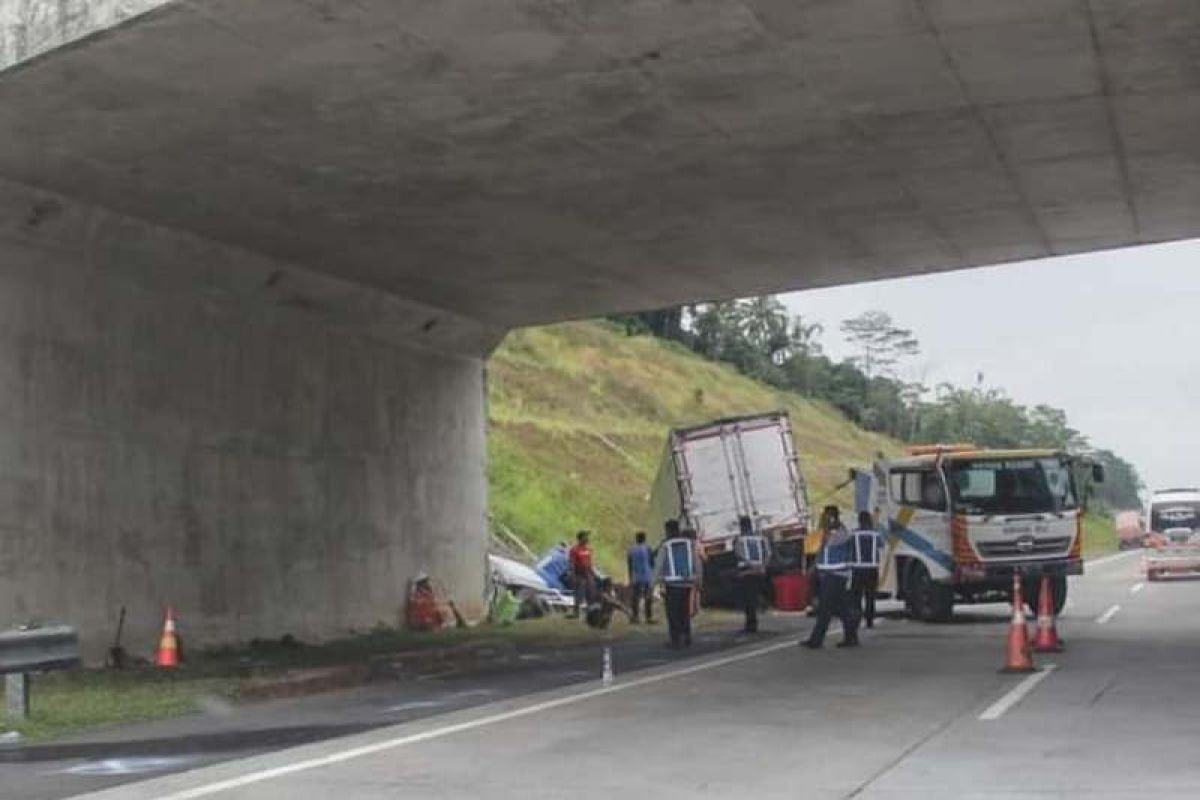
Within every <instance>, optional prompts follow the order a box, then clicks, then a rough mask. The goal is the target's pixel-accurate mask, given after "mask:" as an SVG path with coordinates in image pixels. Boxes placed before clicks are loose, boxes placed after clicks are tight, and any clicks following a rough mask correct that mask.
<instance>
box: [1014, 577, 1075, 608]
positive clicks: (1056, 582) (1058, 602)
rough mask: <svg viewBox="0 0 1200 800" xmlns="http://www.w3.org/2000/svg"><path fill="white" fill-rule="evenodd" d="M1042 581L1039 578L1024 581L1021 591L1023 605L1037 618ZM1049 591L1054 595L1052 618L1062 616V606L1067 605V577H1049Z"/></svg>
mask: <svg viewBox="0 0 1200 800" xmlns="http://www.w3.org/2000/svg"><path fill="white" fill-rule="evenodd" d="M1041 586H1042V581H1041V579H1040V578H1034V579H1033V580H1031V581H1029V580H1027V581H1025V584H1024V586H1023V587H1022V591H1023V592H1024V593H1025V605H1027V606H1029V613H1030V614H1032V615H1033V616H1035V617H1036V616H1037V613H1038V599H1039V595H1040V594H1041ZM1050 591H1051V592H1052V593H1053V595H1054V616H1056V617H1057V616H1058V615H1060V614H1062V610H1063V606H1065V605H1066V604H1067V576H1066V575H1051V576H1050Z"/></svg>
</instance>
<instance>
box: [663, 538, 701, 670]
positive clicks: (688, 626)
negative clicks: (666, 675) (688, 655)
mask: <svg viewBox="0 0 1200 800" xmlns="http://www.w3.org/2000/svg"><path fill="white" fill-rule="evenodd" d="M663 536H664V538H663V543H662V545H661V546H660V547H659V550H658V559H657V564H656V565H655V573H656V574H657V576H658V579H659V580H660V581H661V582H662V585H663V590H664V591H665V593H666V606H667V632H668V634H669V635H670V638H671V646H672V647H679V646H680V645H683V646H685V647H686V646H688V645H690V644H691V643H692V604H693V596H694V594H695V593H696V592H697V589H698V587H699V585H700V577H701V566H700V555H699V553H698V552H697V548H696V541H695V538H694V536H695V533H694V532H693V533H692V537H693V538H689V537H688V536H686V535H685V534H683V533H680V531H679V523H678V522H676V521H675V520H673V519H669V520H667V521H666V522H665V523H664V524H663Z"/></svg>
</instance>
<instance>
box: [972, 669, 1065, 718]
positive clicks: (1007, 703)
mask: <svg viewBox="0 0 1200 800" xmlns="http://www.w3.org/2000/svg"><path fill="white" fill-rule="evenodd" d="M1056 666H1057V665H1056V664H1047V665H1046V666H1045V667H1044V668H1043V669H1042V671H1041V672H1035V673H1033V674H1032V675H1030V676H1029V677H1028V678H1026V679H1025V680H1023V681H1021V682H1020V683H1018V684H1017V685H1016V686H1014V687H1013V688H1012V689H1010V690H1009V692H1008V694H1006V695H1004V696H1003V697H1001V698H1000V699H999V700H997V701H996V702H994V703H992V704H991V705H990V706H988V707H987V709H985V710H984V712H983V713H982V714H980V715H979V718H980V719H981V720H986V721H991V720H995V719H1000V718H1001V717H1003V716H1004V713H1005V712H1006V711H1008V710H1009V709H1010V708H1012V707H1013V706H1015V705H1016V704H1017V703H1019V702H1021V699H1022V698H1023V697H1025V695H1027V694H1029V693H1030V692H1032V691H1033V687H1035V686H1037V685H1038V684H1039V683H1041V682H1042V681H1044V680H1046V678H1048V677H1049V676H1050V673H1051V672H1053V671H1054V668H1055V667H1056Z"/></svg>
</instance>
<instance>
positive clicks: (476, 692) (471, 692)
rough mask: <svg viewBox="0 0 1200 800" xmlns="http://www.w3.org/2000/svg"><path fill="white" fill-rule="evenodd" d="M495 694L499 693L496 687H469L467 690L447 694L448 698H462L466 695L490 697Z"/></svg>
mask: <svg viewBox="0 0 1200 800" xmlns="http://www.w3.org/2000/svg"><path fill="white" fill-rule="evenodd" d="M494 694H497V691H496V690H495V689H467V690H466V691H462V692H455V693H454V694H448V695H446V699H448V700H461V699H462V698H464V697H490V696H491V695H494Z"/></svg>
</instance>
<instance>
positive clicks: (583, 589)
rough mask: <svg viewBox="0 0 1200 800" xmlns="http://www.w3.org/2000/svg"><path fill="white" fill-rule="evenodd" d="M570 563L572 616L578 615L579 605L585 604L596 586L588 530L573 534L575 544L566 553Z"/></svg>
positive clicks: (589, 599)
mask: <svg viewBox="0 0 1200 800" xmlns="http://www.w3.org/2000/svg"><path fill="white" fill-rule="evenodd" d="M568 558H569V559H570V563H571V580H572V581H573V582H574V586H575V610H574V612H573V613H572V616H575V617H578V616H579V608H580V606H586V605H587V604H588V603H589V602H590V601H591V599H592V595H593V594H594V593H595V588H596V574H595V572H594V571H593V569H592V548H591V547H590V546H589V545H588V532H587V531H580V532H579V533H577V534H575V546H574V547H572V548H571V550H570V552H569V553H568Z"/></svg>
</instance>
